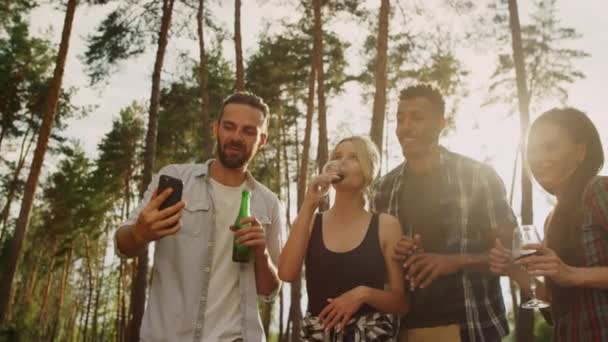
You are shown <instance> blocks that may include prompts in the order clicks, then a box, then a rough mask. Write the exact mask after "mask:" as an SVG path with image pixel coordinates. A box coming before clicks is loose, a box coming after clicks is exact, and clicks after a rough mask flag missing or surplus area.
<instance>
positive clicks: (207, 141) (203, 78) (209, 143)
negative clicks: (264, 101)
mask: <svg viewBox="0 0 608 342" xmlns="http://www.w3.org/2000/svg"><path fill="white" fill-rule="evenodd" d="M204 9H205V0H199V2H198V13H197V16H196V19H197V20H196V22H197V25H198V48H199V60H200V61H199V63H200V65H199V75H198V76H199V91H200V97H201V123H202V126H203V127H202V130H201V138H202V139H201V141H202V149H201V151H202V154H203V155H202V159H203V161H204V160H207V158H209V157H211V155H212V154H213V139H212V138H211V113H210V112H209V84H208V78H207V56H206V52H205V25H204V21H203V20H204V17H205V16H204Z"/></svg>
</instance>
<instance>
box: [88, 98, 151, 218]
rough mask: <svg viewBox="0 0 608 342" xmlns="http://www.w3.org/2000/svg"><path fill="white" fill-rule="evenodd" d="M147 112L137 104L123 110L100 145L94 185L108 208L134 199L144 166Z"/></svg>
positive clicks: (94, 173)
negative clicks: (132, 196)
mask: <svg viewBox="0 0 608 342" xmlns="http://www.w3.org/2000/svg"><path fill="white" fill-rule="evenodd" d="M144 111H145V109H144V108H143V107H141V106H139V105H138V104H136V103H133V104H131V105H130V106H129V107H126V108H124V109H123V110H121V111H120V116H119V117H118V118H117V119H115V120H114V122H113V123H112V130H111V131H110V132H108V133H107V134H106V135H105V136H104V137H103V139H102V140H101V142H100V143H99V145H98V147H97V148H98V150H99V152H100V153H99V157H98V159H97V161H96V163H95V164H96V168H95V170H94V171H93V178H92V181H93V186H94V187H95V188H96V189H98V190H99V192H100V193H102V194H103V195H102V196H97V198H98V199H99V200H100V201H102V203H105V207H106V208H107V209H109V208H110V207H111V205H112V204H113V203H114V202H118V201H119V200H121V199H125V198H126V197H127V196H131V195H130V194H131V191H132V188H133V187H132V186H133V185H135V184H137V183H138V181H137V178H136V177H137V175H138V174H139V170H140V165H141V164H142V160H141V158H140V157H141V152H142V149H143V137H144V133H145V128H144V120H143V116H144Z"/></svg>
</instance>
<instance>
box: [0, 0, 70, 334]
mask: <svg viewBox="0 0 608 342" xmlns="http://www.w3.org/2000/svg"><path fill="white" fill-rule="evenodd" d="M76 5H77V0H69V1H68V4H67V9H66V13H65V20H64V24H63V32H62V35H61V43H60V44H59V53H58V55H57V62H56V65H55V71H54V74H53V80H52V82H51V87H50V89H49V93H48V97H47V103H46V108H45V111H44V116H43V118H42V125H41V126H40V132H39V134H38V141H37V143H36V150H35V151H34V158H33V160H32V166H31V167H30V173H29V175H28V177H27V181H26V183H25V191H24V193H23V199H22V201H21V210H20V211H19V217H18V219H17V225H16V227H15V234H14V235H13V237H12V238H11V239H10V241H9V246H8V250H7V252H6V256H4V257H3V260H5V262H6V268H5V271H4V272H3V274H2V277H1V279H0V325H1V324H2V323H3V322H4V319H5V316H6V313H7V312H8V309H9V305H8V304H9V302H8V300H9V298H10V294H11V290H12V285H13V280H14V277H15V272H16V270H17V266H18V264H19V257H20V256H21V249H22V248H23V240H24V238H25V232H26V230H27V227H28V224H29V220H30V214H31V211H32V205H33V203H34V195H35V193H36V188H37V186H38V178H39V176H40V171H41V170H42V163H43V162H44V156H45V154H46V150H47V147H48V142H49V136H50V134H51V128H52V126H53V122H54V118H55V112H56V110H57V102H58V100H59V92H60V90H61V81H62V79H63V71H64V67H65V61H66V57H67V54H68V47H69V40H70V35H71V33H72V22H73V21H74V12H75V11H76Z"/></svg>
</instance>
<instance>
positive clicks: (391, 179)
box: [371, 147, 517, 342]
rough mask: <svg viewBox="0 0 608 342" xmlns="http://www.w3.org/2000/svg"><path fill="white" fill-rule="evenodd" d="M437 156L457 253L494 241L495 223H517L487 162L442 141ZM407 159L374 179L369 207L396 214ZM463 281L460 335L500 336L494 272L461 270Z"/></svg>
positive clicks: (504, 327)
mask: <svg viewBox="0 0 608 342" xmlns="http://www.w3.org/2000/svg"><path fill="white" fill-rule="evenodd" d="M439 160H440V172H441V178H440V179H441V182H442V184H441V187H440V188H441V190H440V191H441V195H440V201H441V203H440V205H442V208H446V211H448V212H446V213H445V215H446V220H447V221H446V222H447V223H448V224H449V227H450V228H449V232H450V233H449V234H448V236H446V239H447V241H446V243H447V247H448V250H450V251H455V253H461V254H464V253H484V252H487V251H488V250H489V249H491V248H492V245H493V239H490V237H492V236H497V235H496V234H503V232H498V231H497V229H499V228H505V227H509V226H512V227H514V226H515V225H517V220H516V218H515V215H514V214H513V211H512V209H511V207H510V205H509V203H508V200H507V198H506V193H505V189H504V184H503V182H502V180H501V179H500V177H499V176H498V175H497V174H496V172H495V171H494V170H493V169H492V168H491V167H490V166H488V165H486V164H483V163H480V162H478V161H475V160H472V159H470V158H467V157H465V156H462V155H459V154H456V153H453V152H450V151H448V150H446V149H445V148H443V147H440V158H439ZM406 165H407V163H402V164H401V165H399V166H397V167H396V168H395V169H393V170H392V171H390V172H389V173H388V174H386V175H385V176H383V177H381V178H380V179H379V180H378V181H377V182H376V183H375V184H374V186H373V189H372V191H373V196H372V201H371V206H372V210H373V211H376V212H384V213H388V214H391V215H393V216H395V217H399V218H400V216H399V215H400V208H399V198H400V194H401V191H407V189H406V188H404V186H403V182H402V180H403V177H404V174H405V173H406V170H407V168H406ZM401 213H402V211H401ZM501 236H503V235H501ZM436 281H441V279H438V280H436ZM462 285H463V289H464V300H465V303H464V305H465V311H466V319H465V320H463V321H465V322H466V324H461V337H462V339H463V341H472V342H485V341H500V340H501V339H502V337H504V336H506V335H507V334H508V333H509V325H508V323H507V318H506V312H505V306H504V302H503V297H502V291H501V287H500V282H499V277H498V276H493V275H490V274H482V273H479V272H475V271H472V270H464V271H463V272H462ZM413 295H415V293H414V294H413ZM429 310H432V308H429ZM405 319H407V316H406V317H405Z"/></svg>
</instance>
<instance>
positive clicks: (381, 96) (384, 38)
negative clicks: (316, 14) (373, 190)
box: [370, 0, 390, 156]
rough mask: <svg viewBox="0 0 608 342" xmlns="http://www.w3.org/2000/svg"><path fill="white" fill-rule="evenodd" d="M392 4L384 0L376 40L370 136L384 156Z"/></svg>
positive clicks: (381, 5)
mask: <svg viewBox="0 0 608 342" xmlns="http://www.w3.org/2000/svg"><path fill="white" fill-rule="evenodd" d="M389 12H390V3H389V0H382V1H381V4H380V15H379V16H378V38H377V40H376V70H375V81H376V92H375V94H374V111H373V116H372V127H371V130H370V136H371V138H372V141H373V142H374V143H375V144H376V146H377V147H378V151H380V156H382V139H383V137H384V132H383V131H384V115H385V111H386V59H387V51H388V21H389Z"/></svg>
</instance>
